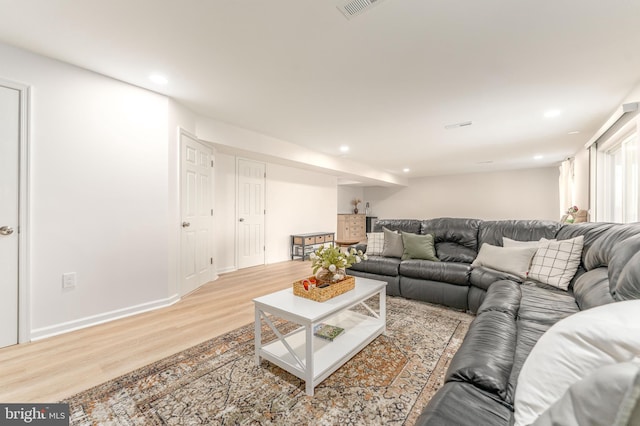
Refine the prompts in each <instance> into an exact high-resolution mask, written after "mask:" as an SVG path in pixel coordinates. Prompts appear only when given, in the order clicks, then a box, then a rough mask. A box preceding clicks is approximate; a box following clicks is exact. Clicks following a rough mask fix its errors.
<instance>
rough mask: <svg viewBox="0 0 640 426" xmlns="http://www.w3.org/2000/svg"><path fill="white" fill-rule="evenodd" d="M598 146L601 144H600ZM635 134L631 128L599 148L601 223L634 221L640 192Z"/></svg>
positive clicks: (635, 220)
mask: <svg viewBox="0 0 640 426" xmlns="http://www.w3.org/2000/svg"><path fill="white" fill-rule="evenodd" d="M599 145H600V144H599ZM639 145H640V142H639V138H638V133H637V131H636V130H635V128H634V129H633V131H632V132H631V133H629V132H627V133H626V134H625V135H624V136H622V137H619V138H612V139H611V140H608V141H606V142H605V143H604V144H602V148H601V147H600V146H598V152H597V155H598V160H599V161H598V169H600V170H601V171H602V172H601V173H599V174H598V175H599V179H598V191H597V192H598V193H597V195H596V198H597V200H598V206H597V208H598V214H597V220H598V221H604V222H619V223H629V222H637V221H638V220H639V218H640V215H639V211H640V208H639V206H640V205H639V201H640V200H639V197H638V190H639V189H640V185H639V183H640V182H639V179H640V176H639V175H638V166H639V160H638V152H639V149H638V146H639Z"/></svg>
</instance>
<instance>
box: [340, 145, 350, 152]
mask: <svg viewBox="0 0 640 426" xmlns="http://www.w3.org/2000/svg"><path fill="white" fill-rule="evenodd" d="M340 152H349V147H348V146H347V145H342V146H341V147H340Z"/></svg>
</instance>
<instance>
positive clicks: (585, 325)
mask: <svg viewBox="0 0 640 426" xmlns="http://www.w3.org/2000/svg"><path fill="white" fill-rule="evenodd" d="M639 353H640V300H631V301H625V302H617V303H612V304H608V305H603V306H599V307H597V308H593V309H589V310H586V311H582V312H579V313H577V314H575V315H571V316H569V317H568V318H565V319H564V320H562V321H559V322H558V323H557V324H555V325H554V326H553V327H551V328H550V329H549V330H548V331H547V332H546V333H544V334H543V335H542V336H541V337H540V339H539V340H538V342H537V343H536V345H535V347H534V348H533V350H532V351H531V353H530V354H529V356H528V357H527V360H526V361H525V363H524V365H523V367H522V371H521V372H520V377H519V378H518V386H517V388H516V393H515V414H514V418H515V421H516V425H529V424H531V423H532V422H533V421H535V420H536V419H537V418H538V416H540V415H541V414H542V413H543V412H544V411H545V410H547V409H548V408H549V407H550V406H551V405H552V404H553V403H554V402H555V401H557V400H558V399H559V398H560V397H561V396H562V395H563V394H564V393H565V392H566V391H567V389H569V387H570V386H571V385H573V384H574V383H576V382H577V381H579V380H581V379H583V378H585V377H586V376H588V375H589V374H591V373H593V372H594V371H596V370H597V369H598V368H600V367H603V366H605V365H610V364H614V363H617V362H626V361H629V360H632V359H634V357H637V356H638V354H639Z"/></svg>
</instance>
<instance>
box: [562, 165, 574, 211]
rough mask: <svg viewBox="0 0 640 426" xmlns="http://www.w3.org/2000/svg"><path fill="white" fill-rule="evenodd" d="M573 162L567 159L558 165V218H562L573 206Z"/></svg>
mask: <svg viewBox="0 0 640 426" xmlns="http://www.w3.org/2000/svg"><path fill="white" fill-rule="evenodd" d="M573 162H574V158H567V159H566V160H565V161H563V162H562V164H561V165H560V179H559V183H560V217H562V216H564V215H565V214H566V213H567V209H568V208H569V207H571V206H573V205H574V200H575V194H574V191H575V188H574V184H573V180H574V179H573V178H574V174H573Z"/></svg>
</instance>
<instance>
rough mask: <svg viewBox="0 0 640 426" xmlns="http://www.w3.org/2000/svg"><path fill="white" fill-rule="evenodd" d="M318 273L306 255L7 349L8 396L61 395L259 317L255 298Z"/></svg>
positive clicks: (4, 389) (3, 354)
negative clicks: (158, 305)
mask: <svg viewBox="0 0 640 426" xmlns="http://www.w3.org/2000/svg"><path fill="white" fill-rule="evenodd" d="M310 273H311V264H310V263H309V262H308V261H306V262H301V261H299V260H297V261H291V262H283V263H278V264H273V265H268V266H258V267H254V268H247V269H242V270H240V271H237V272H232V273H229V274H224V275H221V276H220V278H218V279H217V280H216V281H213V282H210V283H208V284H205V285H204V286H202V287H201V288H199V289H198V290H196V291H194V292H193V293H191V294H189V295H187V296H186V297H184V298H183V299H182V300H180V301H179V302H178V303H176V304H174V305H172V306H170V307H167V308H162V309H158V310H155V311H152V312H147V313H143V314H139V315H135V316H132V317H128V318H124V319H121V320H116V321H112V322H109V323H106V324H101V325H97V326H94V327H90V328H86V329H83V330H78V331H74V332H71V333H66V334H63V335H60V336H55V337H50V338H47V339H43V340H40V341H37V342H32V343H26V344H22V345H15V346H10V347H8V348H3V349H0V402H2V403H11V402H56V401H59V400H61V399H63V398H65V397H69V396H71V395H73V394H75V393H77V392H80V391H82V390H85V389H88V388H90V387H92V386H95V385H98V384H100V383H103V382H105V381H107V380H110V379H113V378H116V377H118V376H120V375H122V374H125V373H127V372H129V371H132V370H134V369H136V368H139V367H142V366H145V365H147V364H150V363H152V362H154V361H157V360H159V359H162V358H164V357H166V356H169V355H172V354H174V353H176V352H179V351H181V350H183V349H187V348H189V347H191V346H194V345H196V344H198V343H201V342H203V341H205V340H208V339H211V338H212V337H215V336H219V335H221V334H224V333H226V332H228V331H231V330H233V329H235V328H238V327H240V326H243V325H245V324H248V323H251V322H253V319H254V311H253V302H252V299H254V298H255V297H258V296H261V295H264V294H268V293H271V292H273V291H276V290H281V289H283V288H286V287H289V286H290V285H291V283H292V282H293V281H295V280H296V279H299V278H301V277H304V276H307V275H310Z"/></svg>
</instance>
